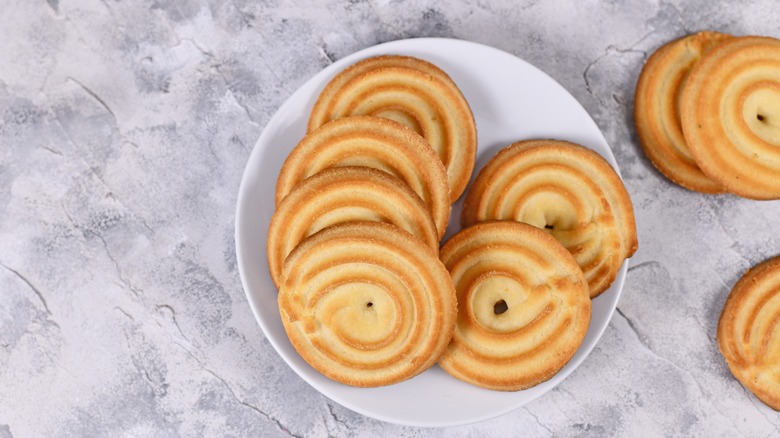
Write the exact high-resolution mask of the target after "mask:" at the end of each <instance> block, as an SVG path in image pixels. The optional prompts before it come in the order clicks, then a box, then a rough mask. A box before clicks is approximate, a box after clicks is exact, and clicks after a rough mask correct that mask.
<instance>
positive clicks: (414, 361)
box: [279, 222, 457, 387]
mask: <svg viewBox="0 0 780 438" xmlns="http://www.w3.org/2000/svg"><path fill="white" fill-rule="evenodd" d="M279 312H280V315H281V318H282V323H283V325H284V328H285V330H286V332H287V335H288V336H289V338H290V341H291V342H292V345H293V346H294V347H295V349H296V351H298V353H299V354H300V355H301V357H303V359H304V360H305V361H306V362H307V363H309V365H311V366H312V367H313V368H315V369H316V370H318V371H320V372H321V373H322V374H324V375H325V376H327V377H329V378H331V379H333V380H336V381H339V382H342V383H345V384H348V385H353V386H364V387H368V386H381V385H389V384H392V383H397V382H400V381H402V380H406V379H409V378H411V377H414V376H416V375H417V374H419V373H421V372H423V371H425V370H426V369H428V368H430V367H431V366H432V365H433V364H434V363H435V362H436V360H437V359H438V358H439V356H440V355H441V353H442V352H443V351H444V349H445V348H446V347H447V344H448V343H449V341H450V339H451V338H452V333H453V330H454V328H455V319H456V316H457V302H456V301H455V289H454V287H453V285H452V279H451V278H450V276H449V274H448V273H447V270H446V269H445V268H444V265H443V264H442V263H441V262H440V261H439V259H438V257H437V253H435V252H434V251H432V250H431V249H430V248H429V247H427V246H425V245H423V244H422V243H421V242H420V241H419V240H418V239H415V238H414V237H412V236H411V235H410V234H408V233H406V232H405V231H403V230H401V229H399V228H397V227H394V226H392V225H389V224H385V223H379V222H351V223H347V224H341V225H335V226H333V227H329V228H326V229H324V230H322V231H320V232H319V233H317V234H314V235H313V236H311V237H309V238H308V239H306V240H304V241H303V242H302V243H301V244H300V245H299V246H298V247H297V248H296V249H295V250H294V251H293V252H292V253H291V254H290V256H289V257H288V258H287V260H286V261H285V263H284V268H283V270H282V283H281V287H280V289H279Z"/></svg>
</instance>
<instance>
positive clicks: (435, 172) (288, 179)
mask: <svg viewBox="0 0 780 438" xmlns="http://www.w3.org/2000/svg"><path fill="white" fill-rule="evenodd" d="M339 166H365V167H372V168H375V169H379V170H382V171H385V172H387V173H389V174H391V175H394V176H396V177H398V178H400V179H402V180H403V181H404V182H406V184H408V185H409V187H411V188H412V189H413V190H414V191H415V193H417V195H419V196H420V198H422V200H423V201H424V202H425V204H426V205H428V207H429V209H430V211H431V216H433V221H434V223H436V229H437V230H438V232H439V238H441V237H443V236H444V232H445V231H446V230H447V224H448V223H449V220H450V202H449V188H448V186H447V173H446V171H445V170H444V165H443V164H441V162H440V160H439V159H438V158H437V155H436V152H435V151H434V150H433V149H431V146H430V145H429V144H428V142H426V141H425V139H424V138H422V137H421V136H420V135H418V134H417V133H415V132H414V131H412V130H411V129H408V128H406V127H405V126H403V125H401V124H400V123H396V122H393V121H391V120H386V119H382V118H379V117H369V116H363V117H347V118H343V119H339V120H335V121H332V122H330V123H326V124H325V125H323V126H322V127H321V128H319V129H317V130H314V131H312V132H310V133H309V134H307V135H306V136H305V137H304V138H303V139H302V140H301V141H300V142H299V143H298V145H296V146H295V148H293V150H292V151H291V152H290V154H289V155H288V156H287V159H286V160H285V162H284V164H283V165H282V169H281V170H280V172H279V176H278V178H277V182H276V205H277V206H278V205H279V204H280V203H281V202H282V199H284V197H285V196H287V194H288V193H290V191H291V190H292V189H293V187H295V185H296V184H298V183H299V182H300V181H302V180H303V179H305V178H308V177H309V176H311V175H314V174H315V173H317V172H320V171H322V170H323V169H327V168H329V167H339Z"/></svg>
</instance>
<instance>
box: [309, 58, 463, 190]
mask: <svg viewBox="0 0 780 438" xmlns="http://www.w3.org/2000/svg"><path fill="white" fill-rule="evenodd" d="M358 115H370V116H377V117H382V118H386V119H391V120H395V121H397V122H399V123H402V124H404V125H406V126H408V127H409V128H411V129H413V130H414V131H416V132H417V133H419V134H420V135H422V136H423V137H425V139H426V140H427V141H428V143H430V145H431V147H433V149H434V150H435V151H436V153H437V154H438V155H439V158H440V159H441V161H442V163H443V164H444V167H445V168H446V170H447V181H448V184H449V190H450V201H451V202H455V200H457V199H458V198H459V197H460V195H461V194H462V193H463V191H464V190H465V189H466V185H467V184H468V182H469V179H470V178H471V173H472V171H473V169H474V159H475V156H476V150H477V128H476V123H475V121H474V114H473V113H472V112H471V108H470V107H469V104H468V102H467V101H466V98H465V97H464V96H463V93H461V91H460V89H459V88H458V86H457V85H456V84H455V82H453V80H452V79H451V78H450V77H449V75H447V73H445V72H444V71H443V70H442V69H440V68H439V67H437V66H435V65H434V64H432V63H430V62H428V61H424V60H422V59H419V58H415V57H411V56H400V55H382V56H375V57H372V58H367V59H364V60H362V61H359V62H357V63H355V64H353V65H351V66H350V67H348V68H346V69H345V70H343V71H342V72H340V73H339V74H337V75H336V76H335V77H334V78H333V79H332V80H331V81H330V82H329V83H328V84H327V85H326V86H325V88H324V89H323V90H322V92H321V93H320V95H319V96H318V98H317V101H316V102H315V103H314V107H313V109H312V112H311V115H310V117H309V123H308V131H309V132H311V131H313V130H315V129H317V128H319V127H320V126H322V125H324V124H325V123H327V122H329V121H331V120H335V119H340V118H342V117H348V116H358Z"/></svg>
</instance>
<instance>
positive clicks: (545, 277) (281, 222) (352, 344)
mask: <svg viewBox="0 0 780 438" xmlns="http://www.w3.org/2000/svg"><path fill="white" fill-rule="evenodd" d="M308 130H309V132H308V134H307V135H306V136H305V137H304V138H303V139H302V140H301V141H300V143H298V145H297V146H296V147H295V148H294V149H293V150H292V151H291V153H290V154H289V156H288V157H287V159H286V161H285V162H284V164H283V166H282V168H281V171H280V174H279V176H278V180H277V186H276V211H275V213H274V215H273V217H272V219H271V223H270V226H269V229H268V246H267V255H268V266H269V271H270V273H271V277H272V279H273V281H274V283H275V284H276V285H277V286H278V288H279V298H278V304H279V311H280V314H281V319H282V323H283V325H284V328H285V330H286V332H287V335H288V336H289V338H290V341H291V342H292V344H293V346H294V347H295V349H296V350H297V351H298V353H299V354H300V355H301V357H303V358H304V360H306V362H308V363H309V364H310V365H311V366H312V367H314V368H315V369H317V370H318V371H320V372H321V373H323V374H324V375H326V376H328V377H330V378H332V379H334V380H336V381H339V382H342V383H346V384H349V385H354V386H379V385H387V384H392V383H396V382H400V381H402V380H405V379H408V378H410V377H413V376H415V375H417V374H419V373H421V372H422V371H424V370H425V369H427V368H429V367H430V366H432V365H433V364H434V363H435V362H436V361H438V362H439V364H440V365H441V367H442V368H443V369H444V370H446V371H447V372H448V373H450V374H451V375H453V376H454V377H456V378H458V379H461V380H463V381H466V382H469V383H472V384H475V385H478V386H481V387H485V388H489V389H495V390H504V391H515V390H520V389H525V388H529V387H531V386H534V385H537V384H539V383H541V382H543V381H545V380H547V379H549V378H551V377H552V376H553V375H555V374H556V373H557V372H558V371H560V369H561V368H562V367H563V366H564V365H565V364H566V363H567V362H568V361H569V360H570V359H571V358H572V357H573V355H574V353H575V352H576V351H577V349H578V348H579V346H580V344H581V343H582V341H583V339H584V338H585V334H586V332H587V330H588V327H589V324H590V318H591V298H595V297H596V296H598V295H599V294H600V293H602V292H603V291H605V290H606V289H607V288H608V287H609V286H610V284H611V283H612V282H613V281H614V279H615V277H616V275H617V272H618V269H619V268H620V266H621V265H622V263H623V261H624V260H625V259H626V258H627V257H630V256H631V255H632V254H633V252H634V251H635V250H636V246H637V241H636V227H635V224H634V215H633V210H632V207H631V201H630V199H629V198H628V194H627V193H626V191H625V188H624V187H623V184H622V182H621V180H620V178H619V177H618V176H617V174H616V173H615V172H614V170H613V169H612V167H611V166H610V165H609V164H608V163H607V162H606V161H604V159H603V158H601V157H600V156H599V155H598V154H596V153H595V152H593V151H591V150H589V149H587V148H585V147H583V146H579V145H576V144H573V143H568V142H563V141H555V140H534V141H521V142H518V143H515V144H513V145H510V146H509V147H507V148H506V149H504V150H503V151H501V152H500V153H499V154H498V155H496V156H495V157H494V158H493V159H492V160H491V161H490V162H489V163H488V164H487V165H486V166H485V168H483V169H482V170H481V172H480V174H479V175H478V176H477V178H476V180H475V182H474V184H473V186H472V187H471V189H470V190H469V191H468V194H467V195H466V199H465V204H464V208H463V215H462V217H461V219H462V220H461V224H462V226H463V227H464V229H463V230H462V231H461V232H459V233H457V234H455V235H454V236H453V237H452V238H451V239H450V240H448V241H447V242H446V243H445V244H444V246H443V247H442V248H441V252H440V251H439V242H440V241H441V239H442V237H443V236H444V233H445V230H446V228H447V225H448V221H449V215H450V205H451V203H452V202H455V200H457V199H458V198H459V197H460V196H461V195H462V194H463V193H464V192H465V190H466V186H467V184H468V181H469V179H470V178H471V173H472V170H473V167H474V156H475V150H476V129H475V125H474V117H473V115H472V114H471V110H470V108H469V106H468V103H467V102H466V100H465V99H464V98H463V95H462V94H461V93H460V91H459V90H458V88H457V87H456V85H455V84H454V83H453V82H452V80H451V79H450V78H449V77H448V76H447V75H446V74H445V73H444V72H443V71H441V70H440V69H439V68H437V67H435V66H433V65H432V64H430V63H428V62H426V61H422V60H419V59H415V58H410V57H403V56H380V57H376V58H369V59H367V60H364V61H361V62H358V63H357V64H355V65H353V66H351V67H349V68H347V69H346V70H344V71H343V72H341V73H339V74H338V75H337V76H336V77H335V78H334V79H333V80H332V81H331V82H330V83H329V84H328V85H327V86H326V87H325V88H324V90H323V91H322V93H321V94H320V96H319V98H318V99H317V101H316V103H315V104H314V107H313V110H312V114H311V117H310V119H309V124H308Z"/></svg>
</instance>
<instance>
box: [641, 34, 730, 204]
mask: <svg viewBox="0 0 780 438" xmlns="http://www.w3.org/2000/svg"><path fill="white" fill-rule="evenodd" d="M729 38H731V36H729V35H726V34H722V33H717V32H699V33H696V34H692V35H688V36H685V37H683V38H680V39H677V40H674V41H672V42H669V43H667V44H665V45H663V46H661V47H660V48H659V49H658V50H656V51H655V52H654V53H653V54H652V56H650V58H649V59H648V60H647V62H646V63H645V66H644V68H643V69H642V73H641V74H640V75H639V81H638V82H637V86H636V92H635V96H634V123H635V125H636V131H637V135H638V136H639V142H640V143H641V145H642V149H644V151H645V155H647V157H648V158H649V159H650V161H651V162H652V163H653V165H654V166H655V167H656V168H657V169H658V170H659V171H660V172H661V173H662V174H664V175H665V176H666V177H667V178H669V179H670V180H671V181H673V182H675V183H677V184H679V185H681V186H683V187H685V188H687V189H690V190H695V191H698V192H702V193H721V192H723V189H722V188H721V187H720V185H718V184H717V183H716V182H714V181H713V180H711V179H710V178H708V177H707V176H706V175H704V173H702V171H701V169H699V166H698V165H697V164H696V161H694V159H693V157H691V154H690V152H689V151H688V147H687V146H686V144H685V137H684V136H683V132H682V126H681V125H680V110H679V101H680V93H681V92H682V88H683V84H684V83H685V80H686V79H687V77H688V73H689V72H690V70H691V68H692V67H693V65H694V64H696V63H697V62H698V61H699V60H700V59H701V57H702V56H704V54H706V53H707V52H709V51H710V50H712V49H713V48H714V47H716V46H717V45H719V44H720V43H721V42H723V41H725V40H727V39H729Z"/></svg>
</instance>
